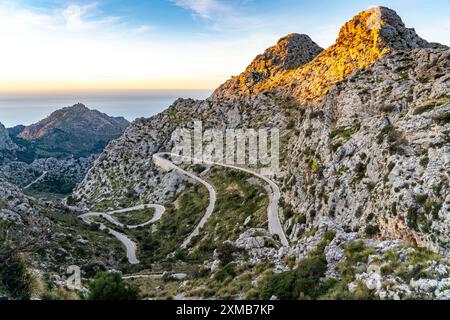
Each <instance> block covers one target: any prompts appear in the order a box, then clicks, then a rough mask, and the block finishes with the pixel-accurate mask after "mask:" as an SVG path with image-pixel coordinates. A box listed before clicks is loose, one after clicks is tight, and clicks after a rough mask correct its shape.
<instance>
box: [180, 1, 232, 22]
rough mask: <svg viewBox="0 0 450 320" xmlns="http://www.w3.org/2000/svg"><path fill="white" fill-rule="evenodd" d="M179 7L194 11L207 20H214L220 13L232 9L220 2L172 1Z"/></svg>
mask: <svg viewBox="0 0 450 320" xmlns="http://www.w3.org/2000/svg"><path fill="white" fill-rule="evenodd" d="M171 1H172V2H173V3H175V4H176V5H177V6H179V7H182V8H184V9H187V10H190V11H192V12H193V13H194V14H195V15H197V16H200V17H202V18H205V19H213V18H214V16H215V15H217V14H218V13H225V12H229V11H230V8H229V7H228V6H226V5H224V4H223V3H221V2H219V1H218V0H171Z"/></svg>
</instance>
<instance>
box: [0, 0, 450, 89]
mask: <svg viewBox="0 0 450 320" xmlns="http://www.w3.org/2000/svg"><path fill="white" fill-rule="evenodd" d="M374 5H384V6H387V7H390V8H392V9H394V10H396V11H397V13H398V14H399V15H400V16H401V17H402V18H403V20H404V22H405V23H406V25H407V26H409V27H414V28H415V29H416V31H417V32H418V34H419V35H420V36H422V37H423V38H425V39H427V40H429V41H436V42H440V43H444V44H447V45H450V19H448V16H449V15H450V1H449V0H432V1H431V0H430V1H424V0H391V1H376V0H368V1H366V0H358V1H354V0H328V1H327V0H304V1H302V0H142V1H138V0H126V1H125V0H71V1H66V0H0V41H1V45H0V92H9V93H10V92H19V93H20V92H54V91H69V90H111V89H122V90H123V89H125V90H128V89H129V90H134V89H211V88H214V87H216V86H217V85H219V84H220V83H222V82H224V81H225V80H226V79H228V78H229V77H230V76H232V75H236V74H238V73H240V72H241V71H242V70H243V69H244V68H245V67H246V66H247V65H248V64H249V63H250V62H251V60H252V59H253V58H254V57H255V56H256V55H257V54H259V53H261V52H263V51H264V49H265V48H267V47H269V46H271V45H273V44H275V43H276V41H277V40H278V39H279V38H281V37H282V36H284V35H286V34H289V33H293V32H296V33H305V34H308V35H309V36H310V37H311V38H312V39H313V40H314V41H315V42H317V43H318V44H319V45H321V46H322V47H327V46H329V45H331V44H333V43H334V40H335V39H336V37H337V34H338V32H339V28H340V26H341V25H342V24H343V23H345V21H347V20H349V19H351V18H352V17H353V16H354V15H356V14H357V13H358V12H359V11H362V10H364V9H367V8H369V7H372V6H374Z"/></svg>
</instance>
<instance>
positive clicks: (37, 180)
mask: <svg viewBox="0 0 450 320" xmlns="http://www.w3.org/2000/svg"><path fill="white" fill-rule="evenodd" d="M47 173H48V172H47V171H44V172H43V173H42V174H41V175H40V176H39V177H38V178H37V179H36V180H34V181H33V182H31V183H29V184H28V185H26V186H25V187H23V188H22V190H26V189H28V188H30V187H31V186H32V185H35V184H36V183H38V182H39V181H41V180H42V179H44V178H45V176H46V175H47Z"/></svg>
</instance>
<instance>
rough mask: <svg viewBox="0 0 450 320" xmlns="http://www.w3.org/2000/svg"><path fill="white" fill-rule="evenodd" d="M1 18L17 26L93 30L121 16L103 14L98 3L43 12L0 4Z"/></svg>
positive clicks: (111, 23)
mask: <svg viewBox="0 0 450 320" xmlns="http://www.w3.org/2000/svg"><path fill="white" fill-rule="evenodd" d="M0 18H1V19H2V20H3V21H8V23H9V24H11V25H13V26H15V27H21V28H24V27H26V26H31V27H37V28H41V29H50V30H60V31H80V30H92V29H95V28H97V27H99V26H115V25H116V24H118V23H119V22H120V20H121V18H120V17H115V16H103V15H102V13H101V11H100V10H99V9H98V7H97V3H89V4H85V5H76V4H71V5H68V6H67V7H62V8H58V9H54V10H48V11H47V12H44V13H42V12H41V11H39V10H33V9H25V8H19V7H16V6H14V5H11V4H10V5H0Z"/></svg>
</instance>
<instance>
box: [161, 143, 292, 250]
mask: <svg viewBox="0 0 450 320" xmlns="http://www.w3.org/2000/svg"><path fill="white" fill-rule="evenodd" d="M162 156H170V157H178V158H182V159H187V160H197V161H199V162H203V163H205V164H207V165H216V166H221V167H225V168H230V169H235V170H239V171H243V172H246V173H249V174H251V175H253V176H255V177H257V178H259V179H261V180H263V181H265V182H266V183H267V184H268V185H269V186H270V190H269V206H268V207H267V218H268V225H269V232H270V233H271V234H274V235H275V234H276V235H278V237H279V238H280V241H281V244H282V245H283V246H285V247H287V246H289V242H288V240H287V238H286V235H285V233H284V231H283V227H282V225H281V221H280V216H279V215H278V203H279V201H280V198H281V193H280V188H279V187H278V185H277V184H276V183H275V182H273V181H272V180H270V179H269V178H267V177H265V176H263V175H262V174H259V173H257V172H255V171H252V170H249V169H246V168H241V167H238V166H234V165H229V164H224V163H219V162H212V161H205V160H200V159H195V158H189V157H185V156H180V155H177V154H173V153H168V152H163V153H156V154H154V155H153V162H154V163H155V164H156V165H157V166H159V167H161V168H162V169H165V170H170V169H175V170H178V171H180V172H182V173H183V174H185V175H188V176H190V177H191V178H193V179H195V180H197V181H199V182H200V183H202V184H203V185H205V186H206V187H207V188H208V190H209V193H210V202H209V206H208V208H207V209H206V213H205V215H204V216H203V218H202V220H201V221H200V223H199V224H198V226H197V227H196V228H195V230H194V232H192V234H191V235H190V236H189V237H188V238H187V239H186V240H185V241H184V242H183V245H182V247H183V248H186V246H187V245H188V244H189V242H190V241H191V239H192V238H193V237H194V236H196V235H198V233H199V231H200V229H201V228H202V227H203V226H204V225H205V223H206V221H207V220H208V218H209V217H210V216H211V214H212V212H213V211H214V205H215V201H216V193H215V191H214V188H213V187H212V186H211V185H210V184H209V183H208V182H206V181H204V180H202V179H200V178H198V177H197V176H195V175H193V174H191V173H189V172H187V171H185V170H183V169H181V168H179V167H178V166H176V165H175V164H173V163H172V162H171V161H169V160H167V159H164V158H163V157H162Z"/></svg>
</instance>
